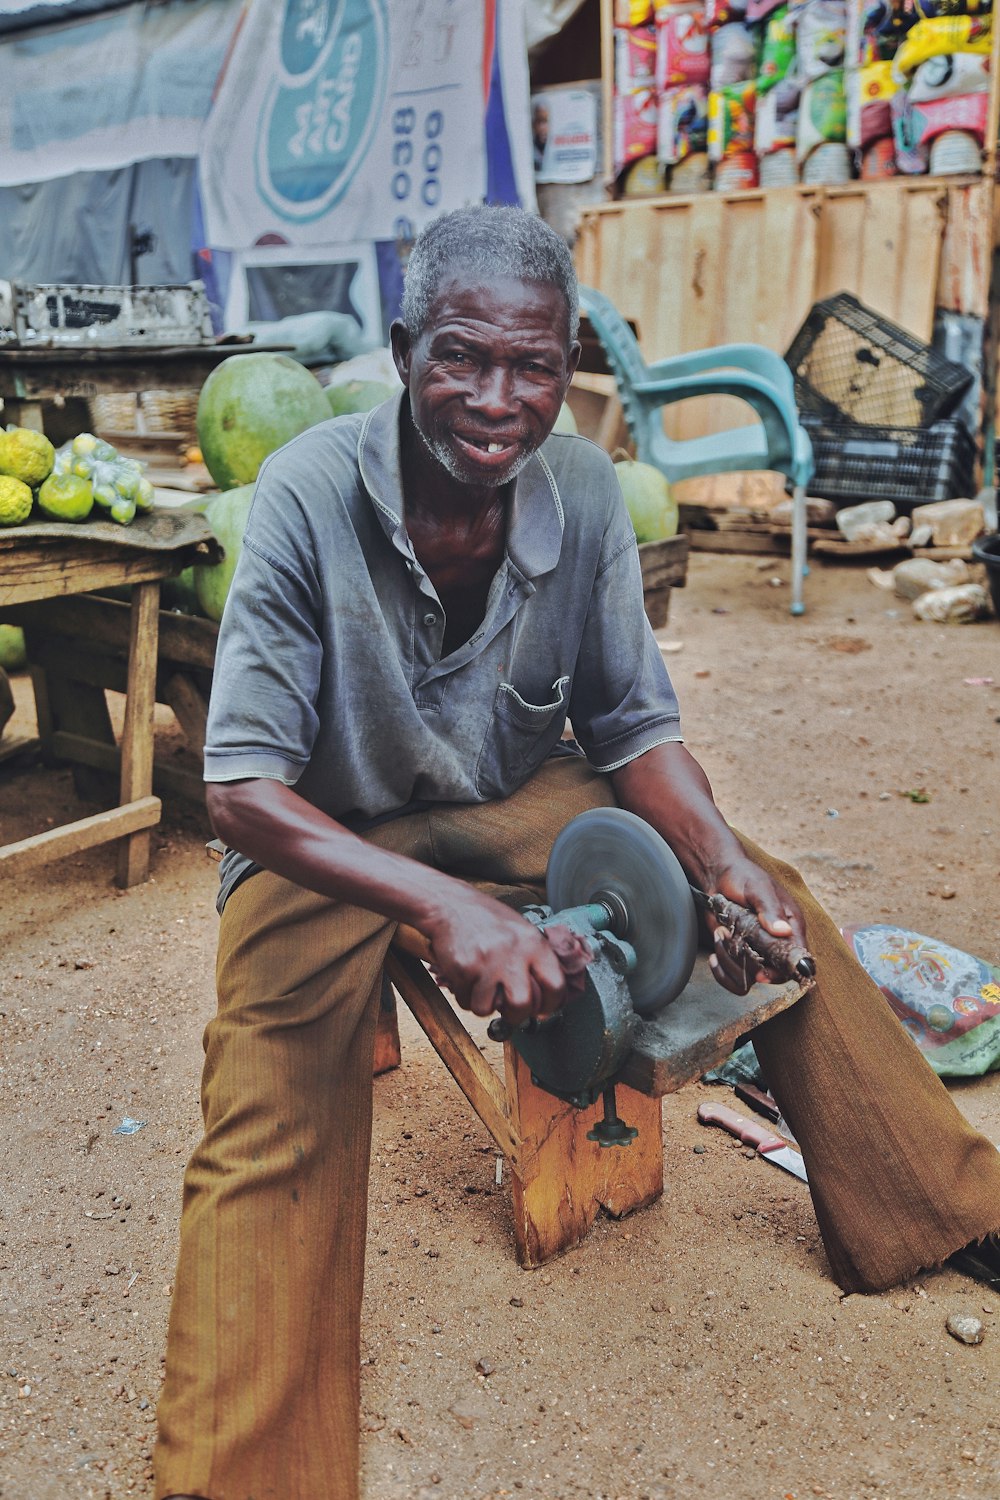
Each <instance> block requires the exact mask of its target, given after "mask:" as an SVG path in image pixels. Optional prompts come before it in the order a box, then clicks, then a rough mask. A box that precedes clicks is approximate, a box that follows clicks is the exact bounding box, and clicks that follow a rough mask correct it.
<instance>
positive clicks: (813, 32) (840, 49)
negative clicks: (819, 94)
mask: <svg viewBox="0 0 1000 1500" xmlns="http://www.w3.org/2000/svg"><path fill="white" fill-rule="evenodd" d="M794 16H795V30H796V53H797V57H798V65H797V66H798V74H799V77H800V78H801V80H802V82H803V84H805V83H808V82H810V80H812V79H813V78H820V77H822V75H823V74H824V73H829V72H831V71H832V70H833V69H834V68H842V67H843V65H844V52H845V49H846V45H847V7H846V5H844V4H843V0H808V3H807V4H806V5H802V6H799V7H797V9H796V10H795V12H794Z"/></svg>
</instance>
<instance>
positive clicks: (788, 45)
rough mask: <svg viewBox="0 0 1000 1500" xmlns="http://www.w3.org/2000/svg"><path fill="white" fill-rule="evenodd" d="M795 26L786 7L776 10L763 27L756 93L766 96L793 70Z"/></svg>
mask: <svg viewBox="0 0 1000 1500" xmlns="http://www.w3.org/2000/svg"><path fill="white" fill-rule="evenodd" d="M795 60H796V48H795V26H794V24H793V22H792V21H791V18H790V17H789V13H788V6H787V5H782V6H780V7H779V9H778V10H776V11H775V12H774V13H773V15H772V16H771V17H770V19H769V20H768V23H767V25H766V26H765V27H764V44H763V47H762V48H761V53H760V68H759V71H758V73H757V93H758V94H766V93H767V91H768V90H769V89H773V88H774V86H775V84H777V83H780V82H781V81H782V79H784V78H787V77H788V75H789V73H791V72H793V70H794V69H795Z"/></svg>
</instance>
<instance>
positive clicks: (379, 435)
mask: <svg viewBox="0 0 1000 1500" xmlns="http://www.w3.org/2000/svg"><path fill="white" fill-rule="evenodd" d="M406 400H408V397H407V393H406V391H405V390H401V391H400V392H399V393H398V395H396V396H393V397H391V398H390V400H388V401H384V402H383V403H382V405H381V406H376V407H375V409H374V410H373V411H370V412H369V413H368V415H367V417H366V418H365V420H364V422H363V423H362V426H361V432H360V434H359V436H358V468H359V469H360V471H361V478H362V480H363V481H364V484H365V488H366V489H367V491H368V494H369V496H370V498H371V501H372V504H373V505H374V506H375V509H376V511H377V512H378V516H379V520H380V522H381V524H382V527H383V529H384V530H385V532H386V534H387V535H388V536H390V537H397V536H399V535H400V533H402V531H403V475H402V470H401V467H400V435H399V429H400V421H401V415H402V410H403V402H404V401H406ZM564 524H565V520H564V516H563V507H562V501H561V499H560V498H559V490H558V487H557V485H556V481H555V476H554V474H553V473H552V470H551V469H550V468H549V465H548V464H547V463H546V461H545V459H544V458H543V457H542V454H541V453H540V452H539V453H535V454H534V455H533V456H532V457H531V459H529V461H528V463H526V464H525V466H524V468H523V469H522V470H521V472H520V474H519V475H518V476H517V479H516V480H515V482H514V500H513V503H512V505H511V510H510V525H509V526H508V530H507V556H508V558H509V559H510V561H511V563H512V564H513V566H514V567H515V568H516V569H517V571H518V572H519V573H520V574H521V575H522V576H523V577H524V578H540V577H541V576H542V575H543V574H544V573H550V572H551V571H552V569H553V568H554V567H555V565H556V563H557V562H558V560H559V552H560V549H561V547H562V536H563V527H564Z"/></svg>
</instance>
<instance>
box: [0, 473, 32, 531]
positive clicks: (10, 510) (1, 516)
mask: <svg viewBox="0 0 1000 1500" xmlns="http://www.w3.org/2000/svg"><path fill="white" fill-rule="evenodd" d="M30 515H31V491H30V489H29V488H28V486H27V485H26V484H25V482H24V480H23V479H14V478H13V477H12V476H11V475H9V474H3V475H0V526H20V524H21V522H22V521H26V520H27V519H28V517H29V516H30Z"/></svg>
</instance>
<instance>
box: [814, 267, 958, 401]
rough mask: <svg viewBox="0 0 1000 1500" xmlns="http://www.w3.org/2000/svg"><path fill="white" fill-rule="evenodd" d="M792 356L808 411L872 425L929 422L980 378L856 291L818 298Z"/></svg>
mask: <svg viewBox="0 0 1000 1500" xmlns="http://www.w3.org/2000/svg"><path fill="white" fill-rule="evenodd" d="M785 361H786V363H787V364H788V366H789V367H790V369H791V371H792V374H793V376H794V377H795V398H796V402H797V404H798V407H799V410H800V411H804V412H812V413H813V414H814V415H815V416H818V417H826V418H831V419H833V420H837V419H840V420H846V421H849V422H854V423H858V424H861V425H863V426H872V427H928V426H930V424H931V423H932V422H936V421H937V420H938V419H939V418H940V417H946V416H948V415H949V413H951V412H953V411H954V410H955V408H956V406H957V405H958V403H959V402H960V401H961V399H962V396H963V395H964V393H965V392H966V391H967V390H968V388H969V386H970V385H971V384H972V382H973V379H974V375H973V372H972V371H971V370H969V369H968V368H967V367H966V366H965V365H961V364H957V363H956V362H955V361H954V360H950V359H945V357H944V355H943V354H939V353H938V351H937V350H936V349H932V348H931V347H930V345H929V344H923V343H921V342H920V340H919V339H916V338H914V337H913V335H912V334H910V333H907V331H906V329H905V328H899V327H898V326H897V325H896V324H895V323H890V322H889V321H888V319H887V318H883V317H882V316H881V315H880V314H879V313H876V312H873V311H872V310H871V308H869V307H865V306H864V304H863V303H861V302H859V301H858V300H857V298H856V297H852V296H851V295H850V294H849V293H848V292H838V294H837V295H836V296H835V297H828V298H827V299H826V300H825V301H823V302H817V303H815V304H814V306H813V307H812V309H811V311H810V313H809V316H808V317H807V318H806V320H805V322H804V323H803V325H802V327H801V328H800V329H799V331H798V333H797V334H796V335H795V338H794V340H793V341H792V346H791V348H790V349H789V351H788V353H787V354H786V355H785Z"/></svg>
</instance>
